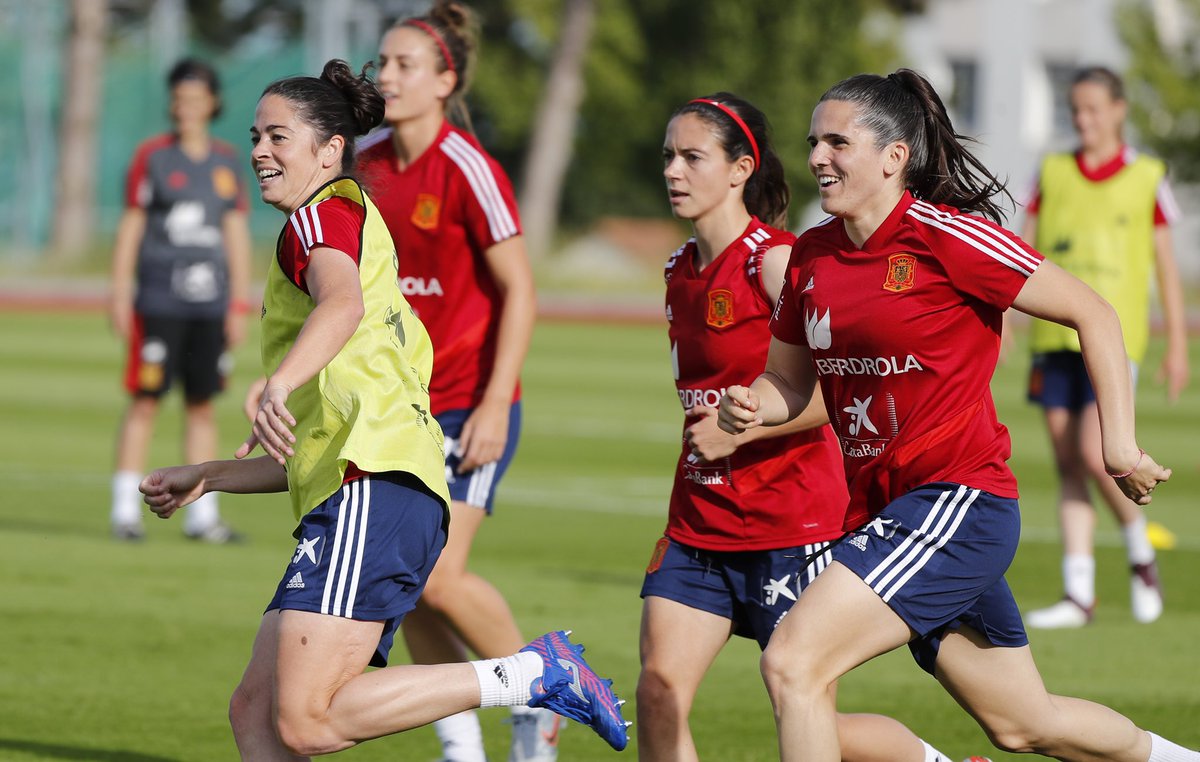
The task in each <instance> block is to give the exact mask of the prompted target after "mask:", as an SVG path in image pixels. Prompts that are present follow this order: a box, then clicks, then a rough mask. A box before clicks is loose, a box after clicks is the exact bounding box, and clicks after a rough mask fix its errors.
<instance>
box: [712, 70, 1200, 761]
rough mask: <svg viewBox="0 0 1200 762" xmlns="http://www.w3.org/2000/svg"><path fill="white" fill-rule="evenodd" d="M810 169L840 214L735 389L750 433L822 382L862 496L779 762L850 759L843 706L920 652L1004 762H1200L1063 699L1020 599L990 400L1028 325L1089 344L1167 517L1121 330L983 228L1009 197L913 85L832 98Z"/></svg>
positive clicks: (827, 588)
mask: <svg viewBox="0 0 1200 762" xmlns="http://www.w3.org/2000/svg"><path fill="white" fill-rule="evenodd" d="M809 145H810V146H811V147H812V148H811V151H810V154H809V168H810V170H811V171H812V173H813V175H814V176H815V177H816V178H817V183H818V186H819V190H820V195H821V206H822V208H823V209H824V210H825V211H826V212H828V213H830V214H831V215H833V216H832V217H831V218H830V219H829V220H828V221H826V222H825V223H822V224H821V225H818V226H817V227H815V228H813V229H811V230H809V231H807V232H806V233H804V234H803V235H802V236H801V237H800V238H799V239H798V240H797V242H796V245H795V247H794V249H793V254H792V260H791V263H790V264H789V267H788V272H787V279H786V282H785V284H784V287H783V293H782V295H781V297H780V301H779V306H778V309H777V310H776V313H775V315H774V316H773V318H772V322H771V330H772V333H773V334H774V338H773V340H772V343H771V348H770V352H769V354H768V357H767V364H766V370H765V371H764V373H763V374H762V375H760V376H759V377H758V378H757V379H756V380H755V381H754V382H753V383H752V384H751V386H750V387H749V388H746V387H742V386H731V387H729V389H728V391H727V393H726V395H725V397H724V398H723V399H722V401H721V409H720V414H719V415H720V420H721V425H722V427H723V428H725V429H726V430H727V431H729V432H731V433H741V432H744V431H748V430H752V429H753V428H755V427H757V426H760V425H779V424H782V423H785V422H786V421H788V420H789V419H791V418H794V417H796V416H797V415H799V414H801V412H802V411H803V410H804V409H805V408H806V407H807V406H808V404H809V402H810V400H811V398H812V394H813V390H814V387H815V386H816V385H817V384H818V383H819V385H820V389H821V392H822V394H823V398H824V402H825V407H826V409H827V410H828V411H829V414H830V418H831V419H832V422H833V427H834V431H835V432H836V433H837V436H838V439H839V440H840V441H841V445H842V453H843V455H844V461H843V462H844V466H845V470H846V475H847V481H848V484H849V489H850V505H849V510H848V511H847V515H846V522H845V528H846V529H847V530H848V534H847V536H846V539H845V540H843V541H841V542H840V543H838V544H837V545H836V546H835V548H834V550H833V563H831V564H830V565H829V566H828V567H827V568H826V569H825V571H824V572H822V574H821V575H820V576H819V577H818V578H817V579H816V581H814V582H813V584H812V585H810V586H809V588H808V590H807V591H805V593H804V595H803V596H801V597H800V600H799V601H798V602H797V604H796V606H795V607H793V611H792V614H791V616H789V617H787V619H786V620H784V622H783V623H782V624H781V625H780V627H779V628H778V629H776V631H775V635H774V637H773V638H772V639H771V643H770V645H769V646H768V647H767V649H766V652H765V654H764V655H763V665H762V669H763V674H764V676H765V678H766V682H767V687H768V692H769V693H770V695H771V701H772V703H773V705H774V707H775V714H776V721H777V723H778V726H779V746H780V752H781V757H782V759H784V760H787V761H788V762H796V761H797V760H803V761H804V762H815V761H816V760H820V761H821V762H835V760H838V759H840V758H841V751H840V742H839V734H838V732H837V731H838V723H837V721H836V715H835V707H834V701H833V696H832V693H831V691H832V688H833V686H834V685H835V684H836V681H837V680H838V679H839V678H840V677H841V676H842V675H844V674H845V673H846V672H848V671H850V670H851V669H853V668H854V667H856V666H858V665H859V664H862V663H863V662H865V661H868V660H870V659H872V658H874V657H875V656H878V655H880V654H882V653H885V652H888V651H891V650H893V649H895V648H898V647H900V646H902V645H905V644H908V645H909V647H910V648H911V650H912V652H913V654H914V656H915V657H916V659H917V661H918V663H919V664H921V666H923V667H924V668H925V669H927V670H928V671H930V672H931V673H933V675H934V676H935V677H936V678H937V679H938V681H939V682H941V683H942V685H943V686H944V687H945V688H946V690H947V691H948V692H949V693H950V694H951V695H952V696H954V698H955V699H956V700H957V701H958V702H959V703H960V704H961V705H962V706H963V707H964V708H965V709H966V710H967V711H968V712H970V713H971V715H972V716H973V717H974V718H975V719H976V720H977V721H978V722H979V723H980V725H981V726H982V727H983V728H984V730H985V731H986V732H987V734H988V737H989V738H990V739H991V740H992V742H993V743H994V744H996V746H998V747H1000V748H1003V749H1006V750H1009V751H1013V752H1025V753H1039V754H1042V755H1045V756H1050V757H1055V758H1057V759H1064V760H1099V759H1104V760H1114V761H1115V762H1146V761H1147V760H1150V761H1151V762H1168V761H1171V762H1183V761H1189V760H1190V761H1193V762H1194V761H1197V760H1200V754H1198V753H1196V752H1193V751H1189V750H1187V749H1184V748H1182V747H1180V746H1177V745H1175V744H1173V743H1171V742H1169V741H1166V740H1164V739H1162V738H1160V737H1158V736H1156V735H1153V734H1151V733H1147V732H1146V731H1144V730H1141V729H1139V728H1138V727H1136V726H1135V725H1134V724H1133V723H1132V722H1131V721H1130V720H1128V719H1126V718H1125V717H1123V716H1121V715H1119V714H1117V713H1116V712H1114V711H1112V710H1111V709H1108V708H1106V707H1103V706H1100V705H1099V704H1094V703H1091V702H1088V701H1083V700H1080V699H1073V698H1065V697H1062V696H1054V695H1051V694H1050V693H1048V692H1047V690H1046V688H1045V686H1044V685H1043V683H1042V679H1041V676H1040V675H1039V674H1038V671H1037V667H1036V666H1035V665H1034V661H1033V657H1032V654H1031V653H1030V649H1029V644H1028V640H1027V638H1026V636H1025V630H1024V627H1023V626H1022V623H1021V616H1020V612H1019V611H1018V610H1017V605H1016V602H1015V600H1014V599H1013V595H1012V592H1011V591H1010V590H1009V588H1008V585H1007V584H1006V583H1005V580H1004V572H1005V570H1007V568H1008V566H1009V563H1010V562H1011V561H1012V558H1013V555H1014V553H1015V551H1016V546H1017V540H1018V537H1019V534H1020V517H1019V512H1018V506H1017V499H1016V498H1017V492H1016V483H1015V480H1014V479H1013V476H1012V472H1011V471H1009V469H1008V466H1007V464H1006V463H1005V461H1006V460H1007V458H1008V456H1009V452H1010V442H1009V438H1008V432H1007V430H1006V429H1005V428H1004V427H1003V426H1001V425H1000V423H999V422H998V421H997V419H996V410H995V406H994V404H993V402H992V397H991V392H990V390H989V387H988V384H989V382H990V380H991V377H992V373H993V371H994V370H995V366H996V360H997V358H998V355H999V349H1000V326H1001V316H1002V313H1003V311H1004V310H1005V309H1006V308H1008V307H1010V306H1012V307H1015V308H1016V309H1018V310H1020V311H1022V312H1026V313H1028V314H1031V315H1034V316H1036V317H1039V318H1043V319H1046V320H1053V321H1055V322H1059V323H1063V324H1066V325H1070V326H1072V327H1073V328H1075V329H1076V330H1077V331H1078V332H1079V337H1080V343H1081V344H1082V347H1083V356H1084V360H1085V362H1086V364H1087V368H1088V372H1089V374H1090V375H1091V377H1092V380H1093V382H1094V384H1095V387H1096V397H1097V401H1098V404H1099V409H1100V420H1101V430H1102V434H1103V441H1104V461H1105V466H1106V468H1107V469H1108V470H1109V473H1110V474H1111V475H1112V476H1113V478H1115V479H1116V480H1117V482H1118V484H1120V485H1121V488H1122V490H1123V491H1124V492H1125V494H1126V496H1127V497H1129V498H1130V499H1131V500H1135V501H1137V502H1138V503H1140V504H1143V505H1145V504H1148V503H1149V502H1150V499H1151V493H1152V492H1153V491H1154V489H1155V486H1156V485H1157V484H1158V483H1160V482H1162V481H1166V480H1167V479H1168V478H1169V477H1170V475H1171V472H1170V471H1169V470H1168V469H1165V468H1163V467H1162V466H1160V465H1158V464H1157V463H1156V462H1155V461H1154V459H1153V458H1151V457H1150V456H1149V455H1148V454H1146V453H1145V452H1144V451H1143V450H1141V449H1139V448H1138V445H1137V439H1136V437H1135V436H1134V425H1133V395H1132V391H1131V385H1130V379H1129V370H1128V364H1127V359H1126V356H1125V348H1124V344H1123V343H1122V339H1121V326H1120V324H1119V323H1118V321H1117V319H1116V315H1115V313H1114V311H1113V309H1112V307H1110V306H1109V305H1108V304H1107V303H1106V302H1105V301H1104V300H1103V299H1101V298H1100V297H1098V296H1097V295H1096V294H1095V292H1093V291H1092V290H1091V289H1090V288H1088V287H1087V286H1086V285H1084V284H1083V283H1082V282H1081V281H1079V280H1077V279H1076V278H1074V277H1072V276H1070V275H1068V274H1067V273H1066V272H1065V271H1063V270H1062V269H1060V268H1058V267H1057V266H1055V265H1054V264H1053V263H1051V262H1046V261H1043V259H1042V256H1041V255H1040V254H1038V253H1037V252H1036V251H1034V250H1033V249H1031V248H1030V247H1029V246H1027V245H1026V244H1024V243H1023V242H1022V241H1021V240H1020V239H1019V238H1017V237H1016V236H1015V235H1013V234H1011V233H1009V232H1008V231H1006V230H1004V229H1003V228H1001V227H1000V226H999V225H998V224H995V223H993V222H991V221H988V220H985V219H983V218H982V217H980V216H975V215H972V214H969V212H977V213H980V214H982V215H985V216H988V217H991V218H992V219H998V218H999V216H1000V210H999V208H998V206H997V205H996V203H995V202H994V201H993V200H992V197H993V196H995V195H996V194H998V193H1000V192H1002V191H1003V185H1002V184H1001V183H1000V182H999V181H998V180H996V178H995V177H994V176H993V175H991V174H990V173H989V172H988V171H987V169H986V168H985V167H983V165H982V164H981V163H980V162H979V161H978V160H977V159H976V158H975V157H974V156H973V155H972V154H971V153H970V152H969V151H967V150H966V148H964V147H963V145H962V144H961V143H960V138H959V136H958V135H956V134H955V132H954V129H953V126H952V125H951V123H950V119H949V117H948V116H947V114H946V110H945V107H944V106H943V105H942V101H941V99H940V98H939V97H938V95H937V93H936V92H935V91H934V90H933V88H932V86H930V84H929V83H928V82H927V81H926V80H925V79H924V78H923V77H921V76H920V75H918V74H917V73H915V72H912V71H910V70H907V69H901V70H900V71H898V72H896V73H894V74H891V75H889V76H887V77H880V76H876V75H866V74H864V75H859V76H855V77H851V78H849V79H847V80H844V81H843V82H840V83H839V84H837V85H835V86H833V87H832V88H830V89H829V90H828V91H827V92H826V93H825V95H824V96H822V98H821V101H820V102H819V103H818V105H817V107H816V109H815V110H814V112H813V118H812V128H811V133H810V135H809Z"/></svg>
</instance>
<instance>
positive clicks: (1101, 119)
mask: <svg viewBox="0 0 1200 762" xmlns="http://www.w3.org/2000/svg"><path fill="white" fill-rule="evenodd" d="M1125 111H1126V105H1125V101H1124V100H1119V99H1117V98H1114V97H1113V95H1112V92H1111V91H1110V90H1109V89H1108V87H1106V86H1105V85H1103V84H1102V83H1100V82H1092V81H1088V80H1085V81H1083V82H1080V83H1078V84H1076V85H1074V86H1073V87H1072V88H1071V122H1072V124H1074V125H1075V131H1076V132H1077V133H1079V141H1080V143H1081V144H1082V147H1083V149H1084V150H1085V151H1104V150H1106V149H1109V148H1110V147H1114V146H1116V145H1118V144H1120V142H1121V127H1122V125H1124V123H1125Z"/></svg>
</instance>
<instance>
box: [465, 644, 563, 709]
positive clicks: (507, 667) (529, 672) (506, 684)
mask: <svg viewBox="0 0 1200 762" xmlns="http://www.w3.org/2000/svg"><path fill="white" fill-rule="evenodd" d="M467 663H468V664H470V665H471V666H472V667H474V668H475V676H476V677H477V678H479V706H480V707H481V708H483V707H489V706H523V705H525V704H528V703H529V699H530V698H532V696H531V695H530V692H529V686H530V684H531V683H532V682H533V681H534V680H536V679H537V678H539V677H541V676H542V670H543V668H544V667H543V665H542V657H541V656H539V655H538V654H536V653H534V652H533V651H519V652H518V653H515V654H513V655H512V656H505V657H504V658H503V659H480V660H479V661H472V662H467Z"/></svg>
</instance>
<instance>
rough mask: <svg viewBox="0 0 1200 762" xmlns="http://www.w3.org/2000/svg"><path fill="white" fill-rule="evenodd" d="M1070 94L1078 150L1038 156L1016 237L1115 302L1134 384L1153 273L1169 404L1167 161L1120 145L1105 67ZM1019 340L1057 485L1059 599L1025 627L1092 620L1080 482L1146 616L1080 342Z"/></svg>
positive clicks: (1144, 579) (1148, 548)
mask: <svg viewBox="0 0 1200 762" xmlns="http://www.w3.org/2000/svg"><path fill="white" fill-rule="evenodd" d="M1070 100H1071V115H1072V121H1073V123H1074V125H1075V131H1076V133H1078V135H1079V149H1078V150H1077V151H1076V152H1075V153H1073V154H1054V155H1051V156H1048V157H1046V158H1045V159H1044V161H1043V162H1042V167H1041V172H1040V174H1039V176H1038V181H1037V187H1036V190H1035V192H1034V196H1033V198H1032V199H1031V200H1030V202H1029V204H1028V208H1027V212H1028V217H1027V219H1026V223H1025V230H1024V238H1025V240H1027V241H1029V243H1031V244H1033V246H1034V247H1035V248H1036V249H1037V250H1038V251H1040V252H1042V253H1043V254H1044V255H1045V256H1046V258H1047V259H1050V260H1053V261H1054V262H1055V264H1058V265H1059V266H1061V267H1062V268H1063V269H1065V270H1067V271H1068V272H1070V273H1071V274H1072V275H1074V276H1075V277H1077V278H1079V279H1080V280H1082V281H1084V282H1085V283H1087V284H1088V285H1089V286H1091V287H1092V288H1093V289H1095V290H1096V292H1097V293H1099V294H1100V295H1101V296H1102V297H1104V299H1105V300H1107V301H1108V302H1109V303H1110V304H1112V305H1113V307H1115V308H1116V310H1117V313H1118V315H1119V317H1120V319H1121V328H1122V331H1123V332H1124V335H1125V346H1126V347H1127V348H1128V351H1129V360H1130V368H1131V372H1132V373H1133V378H1134V381H1135V382H1136V380H1137V374H1138V367H1139V366H1140V365H1141V363H1142V360H1143V358H1144V356H1145V352H1146V344H1147V342H1148V340H1149V334H1150V314H1149V312H1150V285H1151V277H1152V276H1154V277H1155V278H1156V279H1157V283H1158V294H1159V299H1160V301H1161V303H1162V313H1163V319H1164V322H1165V325H1166V331H1167V352H1166V355H1165V356H1164V358H1163V363H1162V367H1161V369H1160V371H1159V380H1160V381H1165V382H1166V387H1167V398H1168V400H1170V401H1171V402H1174V401H1175V399H1176V398H1177V397H1178V396H1179V393H1180V391H1182V389H1183V387H1184V386H1185V385H1186V384H1187V380H1188V355H1187V326H1186V322H1185V318H1184V307H1183V290H1182V288H1181V286H1180V282H1179V272H1178V268H1177V267H1176V264H1175V256H1174V254H1173V251H1172V246H1171V232H1170V227H1169V226H1170V224H1171V223H1172V222H1173V221H1174V220H1175V219H1176V217H1177V216H1178V214H1179V212H1178V209H1177V207H1176V205H1175V200H1174V198H1173V196H1172V195H1171V189H1170V186H1169V185H1168V184H1167V179H1166V174H1167V168H1166V165H1164V164H1163V162H1162V161H1160V160H1158V159H1155V158H1151V157H1149V156H1145V155H1142V154H1139V153H1138V152H1137V151H1135V150H1134V149H1133V148H1131V147H1129V146H1128V145H1126V144H1125V141H1124V138H1123V135H1122V132H1123V126H1124V123H1125V114H1126V102H1125V94H1124V85H1123V84H1122V82H1121V79H1120V77H1118V76H1117V75H1116V74H1114V73H1113V72H1111V71H1109V70H1108V69H1105V68H1102V67H1092V68H1086V69H1082V70H1080V71H1079V73H1078V74H1077V75H1076V76H1075V79H1074V82H1073V84H1072V86H1071V93H1070ZM1030 346H1031V349H1032V351H1033V368H1032V370H1031V372H1030V378H1029V399H1030V401H1032V402H1035V403H1038V404H1040V405H1041V406H1042V407H1043V409H1044V411H1045V419H1046V427H1047V429H1048V430H1049V432H1050V441H1051V443H1052V446H1053V449H1054V458H1055V465H1056V467H1057V470H1058V475H1059V480H1060V488H1061V490H1060V494H1059V522H1060V525H1061V527H1062V534H1063V563H1062V567H1063V585H1064V591H1065V595H1064V597H1063V599H1062V600H1060V601H1059V602H1058V603H1056V604H1054V605H1052V606H1049V607H1047V608H1044V609H1038V610H1036V611H1030V612H1028V613H1027V614H1026V616H1025V623H1026V624H1027V625H1029V626H1030V627H1040V628H1061V627H1082V626H1083V625H1085V624H1087V623H1088V622H1090V621H1091V620H1092V615H1093V612H1094V607H1095V601H1096V594H1095V588H1096V585H1095V569H1096V563H1095V557H1094V554H1093V540H1094V534H1095V530H1096V511H1095V508H1094V507H1093V504H1092V499H1091V497H1090V493H1089V483H1094V484H1095V486H1096V489H1097V490H1098V491H1099V493H1100V495H1101V497H1102V499H1103V500H1104V502H1105V504H1107V505H1108V507H1109V508H1110V509H1111V510H1112V512H1113V515H1114V516H1116V518H1117V521H1118V522H1119V523H1120V525H1121V531H1122V534H1123V535H1124V538H1125V547H1126V551H1127V553H1128V559H1129V566H1130V570H1131V602H1132V609H1133V617H1134V619H1136V620H1137V621H1139V622H1153V621H1154V620H1155V619H1158V617H1159V616H1160V615H1161V614H1162V607H1163V603H1162V590H1161V588H1160V586H1159V581H1158V568H1157V565H1156V563H1155V552H1154V547H1153V545H1152V544H1151V542H1150V539H1149V537H1148V535H1147V524H1146V516H1145V513H1143V511H1142V508H1141V506H1139V505H1137V504H1136V503H1134V502H1132V501H1131V500H1129V499H1128V498H1126V497H1125V496H1124V495H1123V494H1122V493H1121V490H1120V488H1119V487H1117V485H1116V483H1115V482H1114V481H1113V480H1112V479H1111V478H1109V476H1108V475H1106V474H1105V471H1104V463H1103V460H1102V459H1101V455H1100V419H1099V415H1098V414H1097V408H1096V398H1095V394H1094V393H1093V391H1092V386H1091V383H1090V382H1089V380H1088V375H1087V371H1086V370H1085V369H1084V367H1083V360H1082V355H1081V354H1080V351H1079V339H1078V337H1077V335H1076V333H1075V331H1073V330H1071V329H1069V328H1065V327H1063V326H1060V325H1057V324H1054V323H1047V322H1045V321H1040V320H1035V321H1034V322H1033V325H1032V328H1031V331H1030Z"/></svg>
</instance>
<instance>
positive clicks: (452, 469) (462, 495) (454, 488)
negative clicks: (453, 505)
mask: <svg viewBox="0 0 1200 762" xmlns="http://www.w3.org/2000/svg"><path fill="white" fill-rule="evenodd" d="M473 412H475V409H474V408H460V409H458V410H446V411H445V412H442V413H439V414H438V415H436V416H434V417H435V418H437V422H438V424H440V425H441V427H442V435H443V436H445V438H446V484H447V486H449V487H450V499H451V500H454V501H456V502H461V503H466V504H467V505H473V506H475V507H476V508H483V509H484V510H486V511H487V512H488V515H491V513H492V503H493V502H494V501H495V499H496V486H497V485H498V484H500V478H501V477H502V476H504V472H505V471H507V470H508V465H509V464H510V463H512V459H513V456H514V455H516V453H517V440H519V439H520V438H521V403H520V402H514V403H513V404H512V407H511V408H509V412H508V442H507V443H506V444H505V445H504V454H503V455H501V456H500V460H497V461H494V462H492V463H485V464H484V465H482V466H480V467H479V468H477V469H475V470H474V471H469V472H467V473H465V474H460V473H458V464H459V463H461V462H462V449H461V448H460V447H459V442H458V440H459V437H461V436H462V429H463V424H464V423H466V422H467V418H469V417H470V415H471V413H473Z"/></svg>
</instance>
